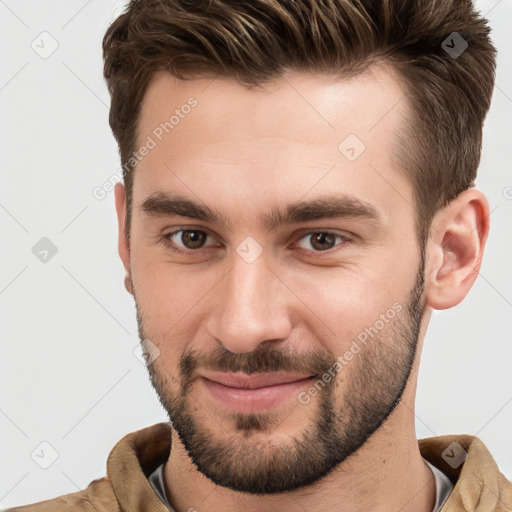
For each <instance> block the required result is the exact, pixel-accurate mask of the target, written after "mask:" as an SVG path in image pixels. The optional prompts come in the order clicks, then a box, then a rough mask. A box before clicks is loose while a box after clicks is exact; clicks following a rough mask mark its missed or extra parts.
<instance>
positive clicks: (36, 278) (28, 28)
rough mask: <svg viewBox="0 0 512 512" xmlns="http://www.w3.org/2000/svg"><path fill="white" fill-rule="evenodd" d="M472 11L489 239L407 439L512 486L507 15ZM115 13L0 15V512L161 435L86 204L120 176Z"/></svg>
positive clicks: (69, 483)
mask: <svg viewBox="0 0 512 512" xmlns="http://www.w3.org/2000/svg"><path fill="white" fill-rule="evenodd" d="M477 5H478V7H479V9H480V10H481V11H482V13H484V14H486V15H487V16H488V17H489V19H490V21H491V25H492V28H493V39H494V42H495V44H496V45H497V47H498V50H499V59H498V60H499V64H498V72H497V88H496V90H495V94H494V98H493V103H492V108H491V112H490V114H489V116H488V119H487V122H486V126H485V139H484V150H483V157H482V162H481V166H480V171H479V179H478V182H477V185H478V186H479V187H480V188H481V189H482V190H483V191H484V192H485V193H486V194H487V196H488V198H489V202H490V205H491V209H492V214H491V225H492V227H491V234H490V239H489V242H488V246H487V250H486V255H485V258H484V263H483V267H482V270H481V275H480V276H479V277H478V279H477V281H476V284H475V286H474V288H473V290H472V291H471V292H470V294H469V296H468V297H467V299H466V300H465V301H464V302H463V303H462V304H460V305H459V306H457V307H455V308H453V309H451V310H448V311H443V312H436V313H435V314H434V316H433V318H432V322H431V326H430V329H429V332H428V335H427V339H426V343H425V348H424V355H423V359H422V367H421V371H420V378H419V385H418V399H417V434H418V437H420V438H421V437H427V436H432V435H440V434H445V433H467V434H476V435H478V436H479V437H480V438H481V439H482V440H483V441H484V442H485V443H486V445H487V446H488V448H489V449H490V451H491V453H492V454H493V455H494V457H495V459H496V460H497V462H498V465H499V466H500V468H501V470H502V471H503V472H504V473H505V474H506V475H507V477H508V478H509V479H512V443H511V435H510V433H511V432H512V376H511V375H512V372H511V363H512V336H511V327H512V326H511V317H512V279H511V277H512V270H511V262H512V242H511V240H512V200H510V199H507V197H506V196H507V193H506V191H507V190H508V191H509V192H510V191H512V189H507V187H511V186H512V173H511V168H510V165H511V161H512V155H511V148H512V138H511V133H512V121H511V120H512V72H511V67H510V63H511V62H512V35H511V32H510V27H511V26H512V1H511V0H501V1H497V0H482V1H479V2H477ZM121 9H122V2H112V1H105V0H101V1H100V0H89V1H85V0H80V1H77V0H73V1H70V0H66V1H64V0H61V1H56V0H55V1H52V2H41V1H40V0H32V1H28V0H23V1H21V0H20V1H16V2H15V1H14V0H6V1H0V44H1V47H2V50H3V51H2V58H1V71H0V127H1V128H0V129H1V133H0V140H1V142H2V145H1V148H2V149H1V151H0V171H1V173H2V182H1V184H2V186H1V187H0V226H1V232H2V236H1V237H0V254H1V267H0V272H1V274H0V315H1V318H0V325H1V357H0V365H1V367H0V390H1V402H0V439H1V443H2V444H1V450H2V452H1V456H0V507H1V508H5V507H8V506H14V505H20V504H24V503H28V502H35V501H40V500H43V499H48V498H51V497H54V496H58V495H61V494H66V493H70V492H75V491H77V490H78V489H83V488H84V487H86V486H87V485H88V484H89V483H90V481H91V480H93V479H95V478H99V477H101V476H103V475H104V474H105V469H106V468H105V464H106V458H107V455H108V453H109V452H110V450H111V448H112V447H113V445H114V444H115V443H116V442H117V441H118V440H119V439H120V438H121V437H123V436H124V435H125V434H127V433H128V432H131V431H133V430H136V429H139V428H142V427H145V426H148V425H151V424H153V423H156V422H159V421H165V420H166V415H165V413H164V411H163V410H162V409H161V407H160V405H159V403H158V401H157V398H156V395H155V393H154V392H153V390H152V388H151V385H150V383H149V379H148V376H147V373H146V369H145V368H144V366H143V365H142V364H141V363H140V362H139V360H138V359H137V358H136V357H135V356H134V353H133V351H134V348H135V347H136V346H137V345H138V336H137V325H136V317H135V307H134V303H133V300H132V298H131V296H130V295H128V294H127V292H126V291H125V289H124V286H123V278H124V272H123V268H122V265H121V261H120V260H119V257H118V254H117V226H116V216H115V209H114V196H113V193H109V194H108V195H107V197H106V198H105V199H104V200H101V201H100V200H97V199H95V198H94V197H93V195H92V190H93V189H94V187H96V186H98V185H101V184H102V183H103V182H104V181H105V180H107V179H108V178H109V177H110V176H111V175H112V174H114V173H115V172H116V170H117V169H118V168H119V157H118V154H117V146H116V143H115V141H114V138H113V136H112V134H111V131H110V128H109V126H108V106H109V96H108V92H107V89H106V86H105V84H104V82H103V78H102V57H101V39H102V37H103V34H104V32H105V30H106V29H107V26H108V24H109V23H110V22H111V21H112V20H113V19H114V18H115V17H116V16H117V15H118V14H119V13H120V12H121ZM45 31H46V32H48V33H49V34H50V35H51V36H47V35H43V36H40V34H41V33H42V32H45ZM42 37H44V38H46V39H45V43H44V46H45V48H46V51H48V49H49V48H51V44H52V39H54V40H55V41H57V43H58V48H57V49H56V51H55V52H54V53H53V54H52V55H51V56H49V57H48V58H46V59H43V58H41V57H40V56H39V55H38V54H37V53H36V52H35V51H34V50H33V48H32V47H31V44H32V42H33V41H34V40H35V42H36V43H38V41H39V43H38V44H39V45H40V46H42V43H41V42H40V41H41V38H42ZM511 196H512V194H509V195H508V197H509V198H510V197H511ZM42 237H48V238H49V239H50V240H51V241H52V242H53V243H54V244H55V245H56V246H57V248H58V252H57V254H56V255H55V256H54V257H53V258H51V259H50V260H49V261H48V262H47V263H42V262H41V261H40V260H39V259H37V258H36V257H35V256H34V254H33V253H32V247H33V246H34V245H35V244H36V243H37V242H38V241H39V240H40V239H41V238H42ZM41 442H47V443H49V444H50V445H51V446H52V447H53V449H54V450H55V451H56V453H57V454H58V457H57V459H56V460H55V462H54V463H53V464H52V465H51V466H50V467H49V468H48V469H42V468H41V467H40V466H39V465H38V464H36V462H34V460H33V459H32V458H31V453H32V452H33V451H34V450H35V449H36V448H38V450H39V451H37V450H36V453H41V449H43V452H44V453H45V457H46V462H47V463H48V462H50V461H51V459H50V458H49V457H51V456H52V453H53V452H52V449H51V448H49V447H48V446H46V445H43V447H42V448H41V446H40V443H41ZM45 446H46V448H45ZM40 461H41V459H40ZM43 462H44V461H43Z"/></svg>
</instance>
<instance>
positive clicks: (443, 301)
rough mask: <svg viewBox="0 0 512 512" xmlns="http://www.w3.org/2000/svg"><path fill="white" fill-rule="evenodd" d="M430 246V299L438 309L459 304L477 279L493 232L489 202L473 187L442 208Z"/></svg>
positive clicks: (427, 289) (428, 302)
mask: <svg viewBox="0 0 512 512" xmlns="http://www.w3.org/2000/svg"><path fill="white" fill-rule="evenodd" d="M431 233H432V237H431V239H430V240H429V243H428V246H427V262H428V263H427V272H426V285H425V288H426V301H427V305H428V306H430V307H432V308H434V309H447V308H451V307H453V306H456V305H457V304H459V302H461V301H462V300H463V299H464V297H465V296H466V295H467V294H468V292H469V290H470V289H471V287H472V286H473V283H474V282H475V280H476V278H477V276H478V272H479V270H480V266H481V263H482V257H483V252H484V247H485V242H486V241H487V235H488V233H489V204H488V202H487V199H486V197H485V196H484V194H483V193H482V192H481V191H480V190H477V189H475V188H471V189H469V190H466V191H464V192H462V193H461V194H459V195H458V196H457V197H456V198H455V199H454V200H453V201H451V202H450V204H448V205H447V206H446V207H445V208H443V209H442V210H440V211H439V212H438V213H437V214H436V215H435V216H434V220H433V222H432V229H431Z"/></svg>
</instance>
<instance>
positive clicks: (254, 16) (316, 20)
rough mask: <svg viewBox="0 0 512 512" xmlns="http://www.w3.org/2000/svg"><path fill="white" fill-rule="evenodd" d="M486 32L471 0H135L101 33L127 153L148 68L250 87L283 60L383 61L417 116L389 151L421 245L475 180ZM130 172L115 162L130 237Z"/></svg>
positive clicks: (298, 64) (488, 66)
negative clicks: (404, 181) (411, 201)
mask: <svg viewBox="0 0 512 512" xmlns="http://www.w3.org/2000/svg"><path fill="white" fill-rule="evenodd" d="M454 33H456V34H454ZM489 34H490V29H489V27H488V24H487V21H486V20H485V19H484V18H483V17H482V16H480V14H479V13H478V12H477V11H476V10H475V8H474V6H473V4H472V3H471V1H470V0H382V1H381V2H377V1H375V0H330V1H322V0H208V1H204V2H203V1H200V0H197V1H191V0H132V1H131V2H130V4H129V5H128V7H127V9H126V11H125V12H124V13H123V14H121V15H120V16H119V17H118V18H117V19H116V20H115V21H114V22H113V23H112V24H111V26H110V27H109V28H108V30H107V32H106V34H105V36H104V39H103V57H104V76H105V79H106V81H107V85H108V89H109V92H110V95H111V108H110V117H109V122H110V126H111V128H112V131H113V133H114V136H115V138H116V140H117V142H118V145H119V151H120V156H121V162H122V163H123V162H124V163H126V162H128V161H129V160H130V156H131V155H132V154H133V152H134V151H135V149H136V144H137V136H138V132H137V125H138V119H139V115H140V106H141V102H142V100H143V97H144V94H145V92H146V89H147V86H148V84H149V82H150V80H151V78H152V76H153V75H154V73H155V72H156V71H160V70H164V71H167V72H169V73H171V74H172V75H173V76H175V77H176V78H178V79H181V80H186V79H189V78H208V77H217V76H218V77H223V78H232V79H234V80H236V81H238V82H239V83H240V84H242V85H244V86H246V87H247V88H251V87H254V86H260V85H262V84H264V83H265V82H268V81H271V80H273V79H278V78H279V77H280V76H282V75H283V73H284V72H286V71H287V70H297V71H308V72H312V73H326V74H329V75H333V74H335V75H337V74H339V76H340V78H342V77H343V76H346V75H347V73H350V74H353V73H354V72H356V73H357V72H359V71H361V70H363V69H365V68H367V67H368V66H369V65H370V64H372V63H373V62H376V61H378V60H384V59H385V60H386V61H388V62H389V63H390V64H391V65H392V66H394V68H395V69H396V70H397V71H398V73H399V76H400V77H401V78H402V79H403V81H404V83H405V85H406V90H407V96H408V98H409V101H410V103H409V104H410V106H411V107H412V112H413V114H414V115H413V116H412V119H409V120H408V127H407V135H406V136H402V137H400V144H399V145H398V146H397V148H395V156H397V158H398V159H399V161H400V162H401V167H402V170H404V171H405V172H406V173H407V175H408V176H409V177H410V179H411V180H412V183H413V186H414V190H415V198H416V205H415V208H416V210H417V226H418V234H419V240H420V242H421V245H422V246H423V244H424V243H425V241H426V238H427V236H428V232H429V228H430V224H431V221H432V217H433V215H434V213H435V212H436V211H437V210H438V209H439V208H442V207H443V206H445V205H447V204H448V202H449V201H451V200H452V199H454V198H455V197H456V196H457V195H458V194H460V193H461V192H462V191H464V190H466V189H467V188H469V187H471V186H473V185H474V180H475V178H476V172H477V168H478V164H479V161H480V152H481V145H482V125H483V121H484V118H485V116H486V114H487V112H488V110H489V106H490V100H491V96H492V91H493V87H494V73H495V66H496V50H495V48H494V46H493V44H492V42H491V39H490V35H489ZM450 37H451V39H450ZM454 37H455V38H456V39H454ZM455 41H457V42H458V44H459V47H460V46H461V45H463V47H464V46H465V45H466V44H467V49H466V50H465V51H463V53H462V54H461V55H460V56H458V55H454V54H453V53H451V54H450V53H449V48H452V47H454V46H455ZM133 170H134V169H133V166H127V165H123V178H124V184H125V187H126V197H127V203H126V210H127V211H126V213H127V225H126V235H127V238H128V240H130V219H131V204H132V195H133V194H132V189H133V172H131V171H133Z"/></svg>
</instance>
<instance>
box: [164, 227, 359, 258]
mask: <svg viewBox="0 0 512 512" xmlns="http://www.w3.org/2000/svg"><path fill="white" fill-rule="evenodd" d="M182 231H195V232H199V233H205V234H206V235H207V236H211V237H213V235H211V234H210V233H209V232H208V231H205V230H203V229H194V228H189V229H183V228H182V229H177V230H175V231H172V232H171V233H167V234H166V235H163V236H162V237H161V242H162V243H163V244H164V245H165V246H166V247H167V248H168V249H170V250H171V251H173V252H175V253H178V254H183V255H191V254H194V253H197V252H198V251H200V250H201V249H209V247H206V248H205V247H200V248H198V249H182V248H178V247H177V246H176V245H174V243H173V242H172V241H171V238H172V237H173V236H174V235H176V234H177V233H180V232H182ZM319 233H321V234H326V235H332V236H334V237H337V238H339V239H341V243H339V244H337V245H335V246H334V247H333V248H331V249H326V250H325V251H313V250H310V249H302V248H300V249H302V250H303V251H307V252H312V253H313V254H315V255H322V254H325V253H329V254H330V253H331V252H332V251H334V250H336V247H338V246H340V245H345V244H346V243H347V242H350V241H351V240H350V238H348V237H347V236H345V235H341V234H339V233H336V232H334V231H330V230H319V229H314V230H309V231H306V232H304V233H302V235H301V236H300V237H299V239H298V240H302V239H303V238H305V237H307V236H310V235H314V234H319Z"/></svg>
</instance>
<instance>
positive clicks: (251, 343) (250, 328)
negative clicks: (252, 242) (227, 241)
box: [207, 254, 293, 353]
mask: <svg viewBox="0 0 512 512" xmlns="http://www.w3.org/2000/svg"><path fill="white" fill-rule="evenodd" d="M216 289H217V295H216V302H215V306H214V308H212V310H211V315H210V317H209V319H208V323H207V329H208V333H209V335H210V336H211V337H212V338H214V339H215V340H217V342H218V343H220V344H222V345H223V346H224V347H225V348H227V349H228V350H230V351H231V352H235V353H244V352H251V351H252V350H254V349H255V348H256V347H258V345H260V344H263V343H268V342H274V343H276V344H277V343H278V342H282V341H283V340H286V339H287V338H288V337H289V335H290V331H291V320H290V315H289V307H290V304H291V299H292V297H293V295H292V293H291V292H290V290H288V289H287V287H286V286H285V284H283V282H282V281H281V280H280V279H279V278H278V274H277V272H276V271H275V270H272V269H271V268H269V266H268V262H267V260H266V258H265V257H264V256H263V254H262V255H260V257H258V258H257V259H256V261H253V262H252V263H248V262H246V261H245V260H244V259H243V258H241V257H240V256H239V255H238V254H234V255H233V264H232V267H231V270H230V271H229V272H228V273H227V274H226V275H225V276H224V278H223V279H222V280H221V282H220V283H219V284H218V286H217V288H216Z"/></svg>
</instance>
